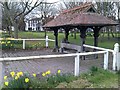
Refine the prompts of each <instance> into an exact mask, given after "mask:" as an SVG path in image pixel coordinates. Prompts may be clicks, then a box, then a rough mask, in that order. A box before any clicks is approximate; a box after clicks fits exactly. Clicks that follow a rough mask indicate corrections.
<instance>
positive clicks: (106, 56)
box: [104, 51, 109, 70]
mask: <svg viewBox="0 0 120 90" xmlns="http://www.w3.org/2000/svg"><path fill="white" fill-rule="evenodd" d="M108 56H109V52H108V51H106V53H104V69H105V70H106V69H108Z"/></svg>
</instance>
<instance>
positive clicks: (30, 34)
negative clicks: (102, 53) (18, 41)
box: [0, 32, 120, 49]
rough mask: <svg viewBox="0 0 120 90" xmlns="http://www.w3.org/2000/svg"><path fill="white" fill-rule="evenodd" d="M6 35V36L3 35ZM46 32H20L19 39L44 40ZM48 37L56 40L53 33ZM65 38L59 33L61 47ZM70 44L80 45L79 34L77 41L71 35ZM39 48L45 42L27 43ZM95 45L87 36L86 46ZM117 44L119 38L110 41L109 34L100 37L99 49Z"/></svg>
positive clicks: (91, 38) (92, 39)
mask: <svg viewBox="0 0 120 90" xmlns="http://www.w3.org/2000/svg"><path fill="white" fill-rule="evenodd" d="M2 35H4V34H2ZM44 35H45V34H44V32H19V35H18V36H19V38H44ZM47 35H48V37H49V38H50V39H54V33H53V32H47ZM0 36H1V34H0ZM63 38H64V33H59V34H58V40H59V42H58V43H59V45H60V42H61V41H62V39H63ZM69 42H71V43H74V44H77V45H80V35H79V33H77V35H76V39H74V37H72V36H71V35H69ZM38 43H39V45H38V46H40V47H43V46H45V42H44V41H34V42H33V41H28V43H27V47H29V46H35V45H36V44H38ZM93 43H94V38H93V37H90V36H87V37H86V44H89V45H93ZM115 43H120V41H119V40H118V39H117V38H112V37H110V39H109V40H108V38H107V34H105V37H101V36H100V37H99V44H98V46H99V47H104V48H110V49H113V47H114V44H115ZM49 47H50V48H53V47H54V43H53V42H50V43H49Z"/></svg>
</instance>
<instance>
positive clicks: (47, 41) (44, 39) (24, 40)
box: [0, 36, 55, 49]
mask: <svg viewBox="0 0 120 90" xmlns="http://www.w3.org/2000/svg"><path fill="white" fill-rule="evenodd" d="M0 40H3V39H0ZM9 40H17V41H18V40H22V41H23V49H25V47H26V41H45V45H46V47H48V46H49V41H53V42H54V41H55V40H53V39H49V38H48V36H46V38H43V39H9Z"/></svg>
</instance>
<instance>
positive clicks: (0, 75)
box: [0, 51, 108, 83]
mask: <svg viewBox="0 0 120 90" xmlns="http://www.w3.org/2000/svg"><path fill="white" fill-rule="evenodd" d="M106 53H107V52H106V51H98V52H87V53H71V54H59V55H42V56H28V57H11V58H0V72H1V73H0V81H1V83H2V81H3V77H4V73H3V72H4V66H3V62H7V61H9V62H10V61H22V60H32V59H39V58H42V59H43V58H59V57H72V56H74V57H75V66H74V75H75V76H78V75H79V72H80V70H79V64H80V63H79V62H80V58H79V57H80V56H86V55H93V54H104V57H107V54H106ZM107 59H108V58H104V69H108V63H107V62H108V60H107Z"/></svg>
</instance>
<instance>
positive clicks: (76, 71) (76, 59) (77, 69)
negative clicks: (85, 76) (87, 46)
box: [74, 55, 80, 76]
mask: <svg viewBox="0 0 120 90" xmlns="http://www.w3.org/2000/svg"><path fill="white" fill-rule="evenodd" d="M79 68H80V67H79V55H77V56H76V57H75V71H74V75H75V76H79Z"/></svg>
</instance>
